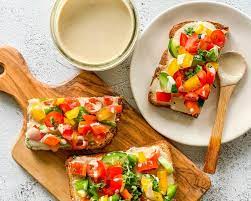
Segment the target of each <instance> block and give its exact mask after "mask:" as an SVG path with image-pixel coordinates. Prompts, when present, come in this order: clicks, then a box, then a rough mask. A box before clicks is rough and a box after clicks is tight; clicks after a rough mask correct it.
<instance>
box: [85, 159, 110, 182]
mask: <svg viewBox="0 0 251 201" xmlns="http://www.w3.org/2000/svg"><path fill="white" fill-rule="evenodd" d="M87 174H88V176H89V177H91V178H93V179H94V180H95V181H100V180H104V179H105V177H106V170H105V166H104V163H103V162H102V161H97V166H96V165H92V164H87Z"/></svg>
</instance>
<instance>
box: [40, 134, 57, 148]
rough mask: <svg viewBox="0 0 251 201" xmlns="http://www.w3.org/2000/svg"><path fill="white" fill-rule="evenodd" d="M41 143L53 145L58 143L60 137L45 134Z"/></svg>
mask: <svg viewBox="0 0 251 201" xmlns="http://www.w3.org/2000/svg"><path fill="white" fill-rule="evenodd" d="M43 143H44V144H47V145H48V146H51V147H55V146H57V145H58V144H59V143H60V139H59V138H57V137H56V136H54V135H50V136H46V137H45V139H43Z"/></svg>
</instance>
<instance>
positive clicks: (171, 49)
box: [168, 38, 179, 58]
mask: <svg viewBox="0 0 251 201" xmlns="http://www.w3.org/2000/svg"><path fill="white" fill-rule="evenodd" d="M178 48H179V45H178V44H177V43H176V42H175V41H174V40H173V38H171V39H170V40H169V44H168V49H169V52H170V54H171V55H172V56H173V57H174V58H177V56H178Z"/></svg>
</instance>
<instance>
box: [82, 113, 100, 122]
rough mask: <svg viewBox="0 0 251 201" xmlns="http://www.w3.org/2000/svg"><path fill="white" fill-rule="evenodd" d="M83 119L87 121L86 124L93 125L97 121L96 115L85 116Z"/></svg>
mask: <svg viewBox="0 0 251 201" xmlns="http://www.w3.org/2000/svg"><path fill="white" fill-rule="evenodd" d="M83 119H84V120H85V123H86V124H91V123H94V122H96V121H97V117H96V116H95V115H88V114H84V115H83Z"/></svg>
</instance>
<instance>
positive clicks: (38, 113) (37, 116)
mask: <svg viewBox="0 0 251 201" xmlns="http://www.w3.org/2000/svg"><path fill="white" fill-rule="evenodd" d="M31 116H32V118H33V119H34V120H35V121H37V122H40V121H42V120H43V119H44V118H45V117H46V114H45V112H44V110H43V108H42V107H41V105H39V104H34V105H32V107H31Z"/></svg>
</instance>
